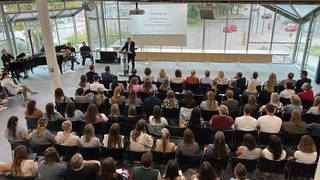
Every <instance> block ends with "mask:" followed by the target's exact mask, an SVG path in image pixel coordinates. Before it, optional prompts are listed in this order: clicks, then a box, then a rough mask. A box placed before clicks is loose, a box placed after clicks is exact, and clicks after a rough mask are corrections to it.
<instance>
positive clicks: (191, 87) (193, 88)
mask: <svg viewBox="0 0 320 180" xmlns="http://www.w3.org/2000/svg"><path fill="white" fill-rule="evenodd" d="M198 86H199V84H189V83H185V84H184V89H185V90H190V91H191V92H192V93H193V94H198Z"/></svg>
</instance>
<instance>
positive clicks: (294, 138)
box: [282, 131, 305, 146]
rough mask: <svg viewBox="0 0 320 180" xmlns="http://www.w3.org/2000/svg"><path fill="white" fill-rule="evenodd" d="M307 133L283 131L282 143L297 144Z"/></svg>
mask: <svg viewBox="0 0 320 180" xmlns="http://www.w3.org/2000/svg"><path fill="white" fill-rule="evenodd" d="M303 135H305V134H292V133H289V132H286V131H283V132H282V139H283V142H282V144H284V145H289V146H297V145H298V144H299V142H300V139H301V137H302V136H303Z"/></svg>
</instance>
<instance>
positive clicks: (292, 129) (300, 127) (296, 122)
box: [282, 110, 307, 134]
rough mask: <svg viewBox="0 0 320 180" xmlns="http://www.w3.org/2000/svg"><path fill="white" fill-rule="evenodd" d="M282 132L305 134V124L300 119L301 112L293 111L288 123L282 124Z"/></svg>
mask: <svg viewBox="0 0 320 180" xmlns="http://www.w3.org/2000/svg"><path fill="white" fill-rule="evenodd" d="M282 130H283V131H285V132H288V133H292V134H306V133H307V131H306V123H305V122H304V121H303V120H302V119H301V112H300V111H299V110H293V111H292V113H291V118H290V121H289V122H284V123H283V125H282Z"/></svg>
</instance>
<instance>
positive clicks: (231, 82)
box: [228, 79, 237, 88]
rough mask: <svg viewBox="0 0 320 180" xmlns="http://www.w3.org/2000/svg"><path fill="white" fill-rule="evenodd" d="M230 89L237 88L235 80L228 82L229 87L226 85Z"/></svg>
mask: <svg viewBox="0 0 320 180" xmlns="http://www.w3.org/2000/svg"><path fill="white" fill-rule="evenodd" d="M228 86H229V87H230V88H235V87H237V81H236V80H234V79H231V80H230V81H229V85H228Z"/></svg>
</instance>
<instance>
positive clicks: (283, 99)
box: [280, 97, 291, 106]
mask: <svg viewBox="0 0 320 180" xmlns="http://www.w3.org/2000/svg"><path fill="white" fill-rule="evenodd" d="M280 102H281V103H282V105H283V106H285V105H288V104H291V101H290V99H289V98H282V97H281V98H280Z"/></svg>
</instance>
